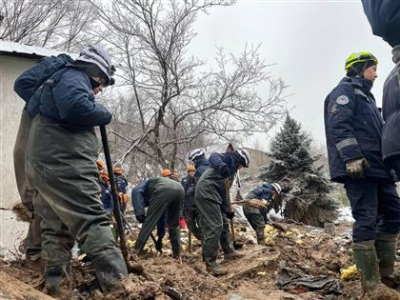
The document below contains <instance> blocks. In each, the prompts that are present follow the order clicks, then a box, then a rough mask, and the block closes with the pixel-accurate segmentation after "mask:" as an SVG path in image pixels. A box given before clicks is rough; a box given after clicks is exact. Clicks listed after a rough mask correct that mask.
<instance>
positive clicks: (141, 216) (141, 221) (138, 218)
mask: <svg viewBox="0 0 400 300" xmlns="http://www.w3.org/2000/svg"><path fill="white" fill-rule="evenodd" d="M136 220H137V221H138V222H139V223H144V220H146V215H145V214H143V215H139V216H136Z"/></svg>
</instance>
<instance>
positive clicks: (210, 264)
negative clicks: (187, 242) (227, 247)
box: [204, 257, 228, 277]
mask: <svg viewBox="0 0 400 300" xmlns="http://www.w3.org/2000/svg"><path fill="white" fill-rule="evenodd" d="M204 260H205V262H206V268H207V272H208V273H210V274H211V275H213V276H216V277H218V276H223V275H225V274H227V273H228V271H227V270H225V269H224V268H221V267H220V266H219V265H218V264H217V262H216V261H215V259H212V258H210V257H205V258H204Z"/></svg>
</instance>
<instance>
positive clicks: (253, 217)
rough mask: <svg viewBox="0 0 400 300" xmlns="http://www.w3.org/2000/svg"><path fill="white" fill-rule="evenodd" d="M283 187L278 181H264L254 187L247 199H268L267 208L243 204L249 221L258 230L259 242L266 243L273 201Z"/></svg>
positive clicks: (260, 243)
mask: <svg viewBox="0 0 400 300" xmlns="http://www.w3.org/2000/svg"><path fill="white" fill-rule="evenodd" d="M281 191H282V188H281V186H280V185H279V184H278V183H267V182H266V183H264V184H263V185H261V186H258V187H256V188H255V189H253V190H252V191H251V192H250V193H249V194H248V195H247V196H246V199H258V200H260V201H261V200H267V201H268V203H269V205H268V207H266V208H256V207H251V206H243V213H244V215H245V216H246V219H247V220H248V221H249V223H250V225H251V227H252V228H253V229H254V231H255V232H256V236H257V243H258V244H259V245H265V236H264V229H265V224H266V223H267V222H268V216H267V214H268V212H269V211H270V210H271V208H272V206H271V202H272V200H273V199H275V198H276V197H278V196H279V195H280V194H281Z"/></svg>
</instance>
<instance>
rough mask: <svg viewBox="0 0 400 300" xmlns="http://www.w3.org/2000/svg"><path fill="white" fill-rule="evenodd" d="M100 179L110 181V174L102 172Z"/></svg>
mask: <svg viewBox="0 0 400 300" xmlns="http://www.w3.org/2000/svg"><path fill="white" fill-rule="evenodd" d="M100 179H101V180H103V181H107V182H108V181H110V176H108V173H107V172H104V171H103V172H100Z"/></svg>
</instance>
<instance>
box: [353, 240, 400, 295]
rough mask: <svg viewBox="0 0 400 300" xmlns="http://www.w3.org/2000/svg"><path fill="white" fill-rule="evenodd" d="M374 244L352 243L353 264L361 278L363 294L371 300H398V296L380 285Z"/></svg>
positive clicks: (393, 291)
mask: <svg viewBox="0 0 400 300" xmlns="http://www.w3.org/2000/svg"><path fill="white" fill-rule="evenodd" d="M374 242H375V241H366V242H361V243H353V255H354V262H355V263H356V266H357V269H358V271H359V273H360V276H361V283H362V286H363V289H364V293H366V294H367V295H368V297H369V298H370V299H371V300H396V299H398V300H400V294H398V293H397V292H396V291H395V290H393V289H390V288H388V287H387V286H385V285H383V284H382V283H381V277H380V275H379V265H378V257H377V255H376V251H375V246H374Z"/></svg>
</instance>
